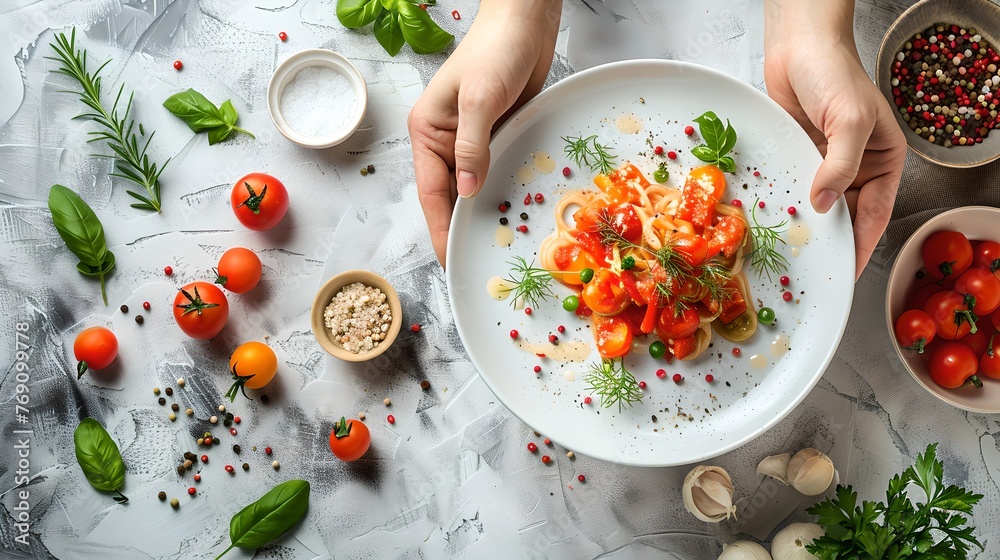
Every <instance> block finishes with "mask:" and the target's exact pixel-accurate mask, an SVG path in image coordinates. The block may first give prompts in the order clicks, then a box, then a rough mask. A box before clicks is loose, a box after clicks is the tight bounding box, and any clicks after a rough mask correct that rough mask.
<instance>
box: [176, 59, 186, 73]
mask: <svg viewBox="0 0 1000 560" xmlns="http://www.w3.org/2000/svg"><path fill="white" fill-rule="evenodd" d="M183 68H184V63H183V62H181V61H179V60H175V61H174V70H177V71H180V70H182V69H183Z"/></svg>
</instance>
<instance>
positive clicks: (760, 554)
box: [719, 541, 771, 560]
mask: <svg viewBox="0 0 1000 560" xmlns="http://www.w3.org/2000/svg"><path fill="white" fill-rule="evenodd" d="M719 560H771V555H770V554H768V553H767V549H766V548H764V547H763V546H760V545H759V544H757V543H755V542H753V541H736V542H734V543H733V544H730V545H728V546H726V547H724V548H723V549H722V554H720V555H719Z"/></svg>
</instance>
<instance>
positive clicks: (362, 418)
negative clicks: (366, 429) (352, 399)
mask: <svg viewBox="0 0 1000 560" xmlns="http://www.w3.org/2000/svg"><path fill="white" fill-rule="evenodd" d="M364 419H365V413H364V412H359V413H358V420H364Z"/></svg>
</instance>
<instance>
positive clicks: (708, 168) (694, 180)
mask: <svg viewBox="0 0 1000 560" xmlns="http://www.w3.org/2000/svg"><path fill="white" fill-rule="evenodd" d="M725 192H726V177H725V176H724V175H723V173H722V170H720V169H719V168H718V167H716V166H714V165H703V166H701V167H696V168H694V169H692V170H691V173H689V174H688V176H687V179H686V180H685V181H684V192H683V193H682V194H681V205H680V207H679V208H678V209H677V217H678V218H680V219H682V220H686V221H688V222H691V224H693V225H694V227H695V230H696V231H699V232H700V231H703V230H704V229H705V228H707V227H708V226H710V225H712V218H713V217H715V205H716V204H718V203H719V200H721V199H722V195H723V193H725Z"/></svg>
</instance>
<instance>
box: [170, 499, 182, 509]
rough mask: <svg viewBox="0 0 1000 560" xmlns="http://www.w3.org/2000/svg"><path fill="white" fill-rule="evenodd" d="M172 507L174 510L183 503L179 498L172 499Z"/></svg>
mask: <svg viewBox="0 0 1000 560" xmlns="http://www.w3.org/2000/svg"><path fill="white" fill-rule="evenodd" d="M170 507H172V508H174V509H177V508H179V507H181V501H180V500H178V499H177V498H170Z"/></svg>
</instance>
